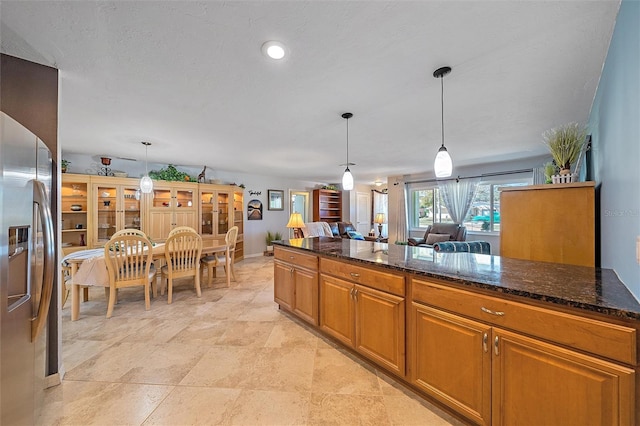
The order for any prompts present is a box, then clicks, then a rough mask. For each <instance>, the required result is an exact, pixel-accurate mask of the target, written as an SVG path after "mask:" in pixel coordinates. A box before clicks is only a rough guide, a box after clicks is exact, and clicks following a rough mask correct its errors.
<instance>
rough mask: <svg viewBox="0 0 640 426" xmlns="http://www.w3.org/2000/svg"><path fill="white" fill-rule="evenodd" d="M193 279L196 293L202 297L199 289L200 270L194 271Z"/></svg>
mask: <svg viewBox="0 0 640 426" xmlns="http://www.w3.org/2000/svg"><path fill="white" fill-rule="evenodd" d="M193 280H194V281H195V282H196V295H197V296H198V297H202V290H201V289H200V271H196V274H195V276H194V277H193Z"/></svg>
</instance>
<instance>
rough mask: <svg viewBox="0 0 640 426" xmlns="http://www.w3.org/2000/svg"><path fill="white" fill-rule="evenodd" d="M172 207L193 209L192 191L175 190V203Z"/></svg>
mask: <svg viewBox="0 0 640 426" xmlns="http://www.w3.org/2000/svg"><path fill="white" fill-rule="evenodd" d="M174 207H176V208H183V207H191V208H193V207H194V205H193V191H192V190H190V189H188V190H185V189H178V190H176V202H175V205H174Z"/></svg>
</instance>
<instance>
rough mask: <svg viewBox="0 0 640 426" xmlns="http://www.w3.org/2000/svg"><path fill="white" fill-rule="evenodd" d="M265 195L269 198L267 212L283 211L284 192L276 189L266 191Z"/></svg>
mask: <svg viewBox="0 0 640 426" xmlns="http://www.w3.org/2000/svg"><path fill="white" fill-rule="evenodd" d="M267 195H268V197H269V205H268V207H267V208H268V209H269V210H284V191H279V190H276V189H269V190H267Z"/></svg>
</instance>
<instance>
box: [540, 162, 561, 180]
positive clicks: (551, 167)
mask: <svg viewBox="0 0 640 426" xmlns="http://www.w3.org/2000/svg"><path fill="white" fill-rule="evenodd" d="M543 168H544V177H545V183H551V182H552V180H551V178H552V176H553V175H555V174H556V172H557V171H558V168H557V167H556V165H555V164H553V162H552V161H548V162H546V163H545V164H544V166H543Z"/></svg>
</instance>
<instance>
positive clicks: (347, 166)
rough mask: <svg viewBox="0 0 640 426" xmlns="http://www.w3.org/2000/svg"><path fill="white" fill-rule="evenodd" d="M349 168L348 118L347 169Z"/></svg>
mask: <svg viewBox="0 0 640 426" xmlns="http://www.w3.org/2000/svg"><path fill="white" fill-rule="evenodd" d="M348 168H349V119H348V118H347V169H348Z"/></svg>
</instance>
